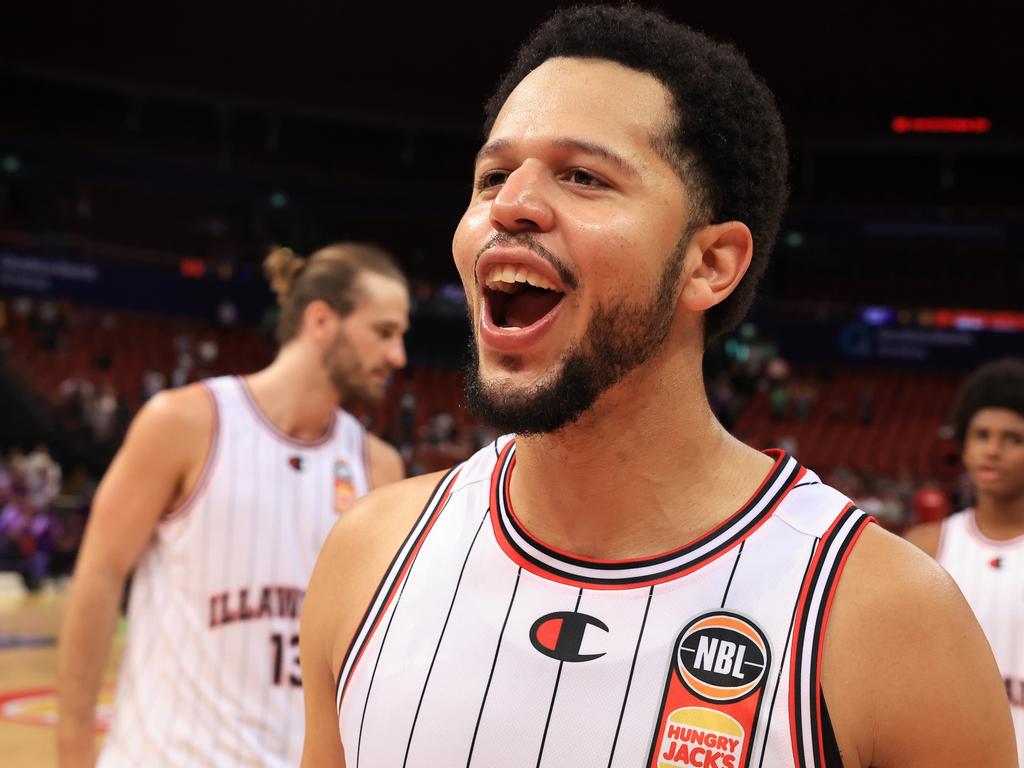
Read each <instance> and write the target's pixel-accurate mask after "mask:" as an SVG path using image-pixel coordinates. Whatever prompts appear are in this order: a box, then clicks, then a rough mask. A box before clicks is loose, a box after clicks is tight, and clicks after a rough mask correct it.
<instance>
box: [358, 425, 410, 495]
mask: <svg viewBox="0 0 1024 768" xmlns="http://www.w3.org/2000/svg"><path fill="white" fill-rule="evenodd" d="M367 438H368V441H369V446H368V447H369V453H370V482H371V483H372V484H373V487H374V488H380V487H381V486H382V485H387V484H388V483H397V482H398V481H399V480H403V479H405V464H404V462H403V461H402V457H401V456H400V455H399V454H398V451H396V450H395V449H394V447H393V446H392V445H391V444H390V443H386V442H384V441H383V440H381V439H380V438H379V437H377V436H376V435H367Z"/></svg>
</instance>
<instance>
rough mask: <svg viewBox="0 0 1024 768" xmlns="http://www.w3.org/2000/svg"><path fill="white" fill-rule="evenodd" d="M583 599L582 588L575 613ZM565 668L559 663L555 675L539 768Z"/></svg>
mask: <svg viewBox="0 0 1024 768" xmlns="http://www.w3.org/2000/svg"><path fill="white" fill-rule="evenodd" d="M582 599H583V588H582V587H580V592H579V594H578V595H577V596H576V606H575V607H574V608H573V609H572V610H573V612H574V613H575V612H577V611H579V609H580V600H582ZM563 666H565V662H564V661H559V662H558V674H557V675H555V687H554V689H553V690H552V691H551V703H550V704H549V705H548V718H547V720H545V721H544V735H543V736H541V738H540V750H539V751H538V752H537V768H540V761H541V760H542V759H543V757H544V744H545V742H547V740H548V727H549V726H550V725H551V713H552V712H554V711H555V697H556V696H558V683H559V681H561V679H562V667H563Z"/></svg>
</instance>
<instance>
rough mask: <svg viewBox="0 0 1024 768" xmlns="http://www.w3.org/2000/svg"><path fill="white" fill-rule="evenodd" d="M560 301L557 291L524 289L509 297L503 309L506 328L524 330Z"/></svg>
mask: <svg viewBox="0 0 1024 768" xmlns="http://www.w3.org/2000/svg"><path fill="white" fill-rule="evenodd" d="M561 300H562V294H561V293H558V292H557V291H545V290H543V289H541V288H526V289H524V290H522V291H520V292H519V293H517V294H515V295H514V296H510V297H509V299H508V304H507V305H506V307H505V323H504V325H505V326H506V327H515V328H526V327H528V326H531V325H533V324H534V323H536V322H537V321H538V320H540V319H541V318H542V317H544V315H546V314H547V313H548V312H550V311H551V310H552V309H554V308H555V305H556V304H557V303H558V302H559V301H561Z"/></svg>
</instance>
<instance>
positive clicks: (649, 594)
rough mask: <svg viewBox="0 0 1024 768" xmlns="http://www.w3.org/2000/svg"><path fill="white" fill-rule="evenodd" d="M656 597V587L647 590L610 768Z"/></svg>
mask: <svg viewBox="0 0 1024 768" xmlns="http://www.w3.org/2000/svg"><path fill="white" fill-rule="evenodd" d="M652 597H654V585H653V584H652V585H651V588H650V589H649V590H647V605H646V606H645V607H644V618H643V620H642V621H641V622H640V632H639V633H638V634H637V636H636V648H634V649H633V661H632V662H630V665H629V677H628V678H627V679H626V692H625V693H624V694H623V696H622V709H620V710H619V721H618V722H617V723H616V724H615V738H613V739H612V750H611V753H610V754H609V755H608V768H611V765H612V760H614V759H615V747H616V746H617V745H618V743H619V731H620V730H621V729H622V718H623V717H624V716H625V714H626V702H628V701H629V689H630V688H631V687H632V686H633V672H634V671H635V670H636V659H637V656H638V655H639V654H640V641H641V640H643V638H644V629H645V628H646V627H647V614H648V613H650V610H651V598H652Z"/></svg>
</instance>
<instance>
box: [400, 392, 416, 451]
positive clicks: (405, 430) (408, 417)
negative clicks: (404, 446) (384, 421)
mask: <svg viewBox="0 0 1024 768" xmlns="http://www.w3.org/2000/svg"><path fill="white" fill-rule="evenodd" d="M398 409H399V410H398V421H399V427H400V429H401V431H402V442H403V443H411V442H412V439H413V429H414V427H415V425H416V387H415V386H414V385H413V383H412V382H411V381H408V382H406V383H405V386H404V388H403V389H402V396H401V397H400V398H399V400H398Z"/></svg>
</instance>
